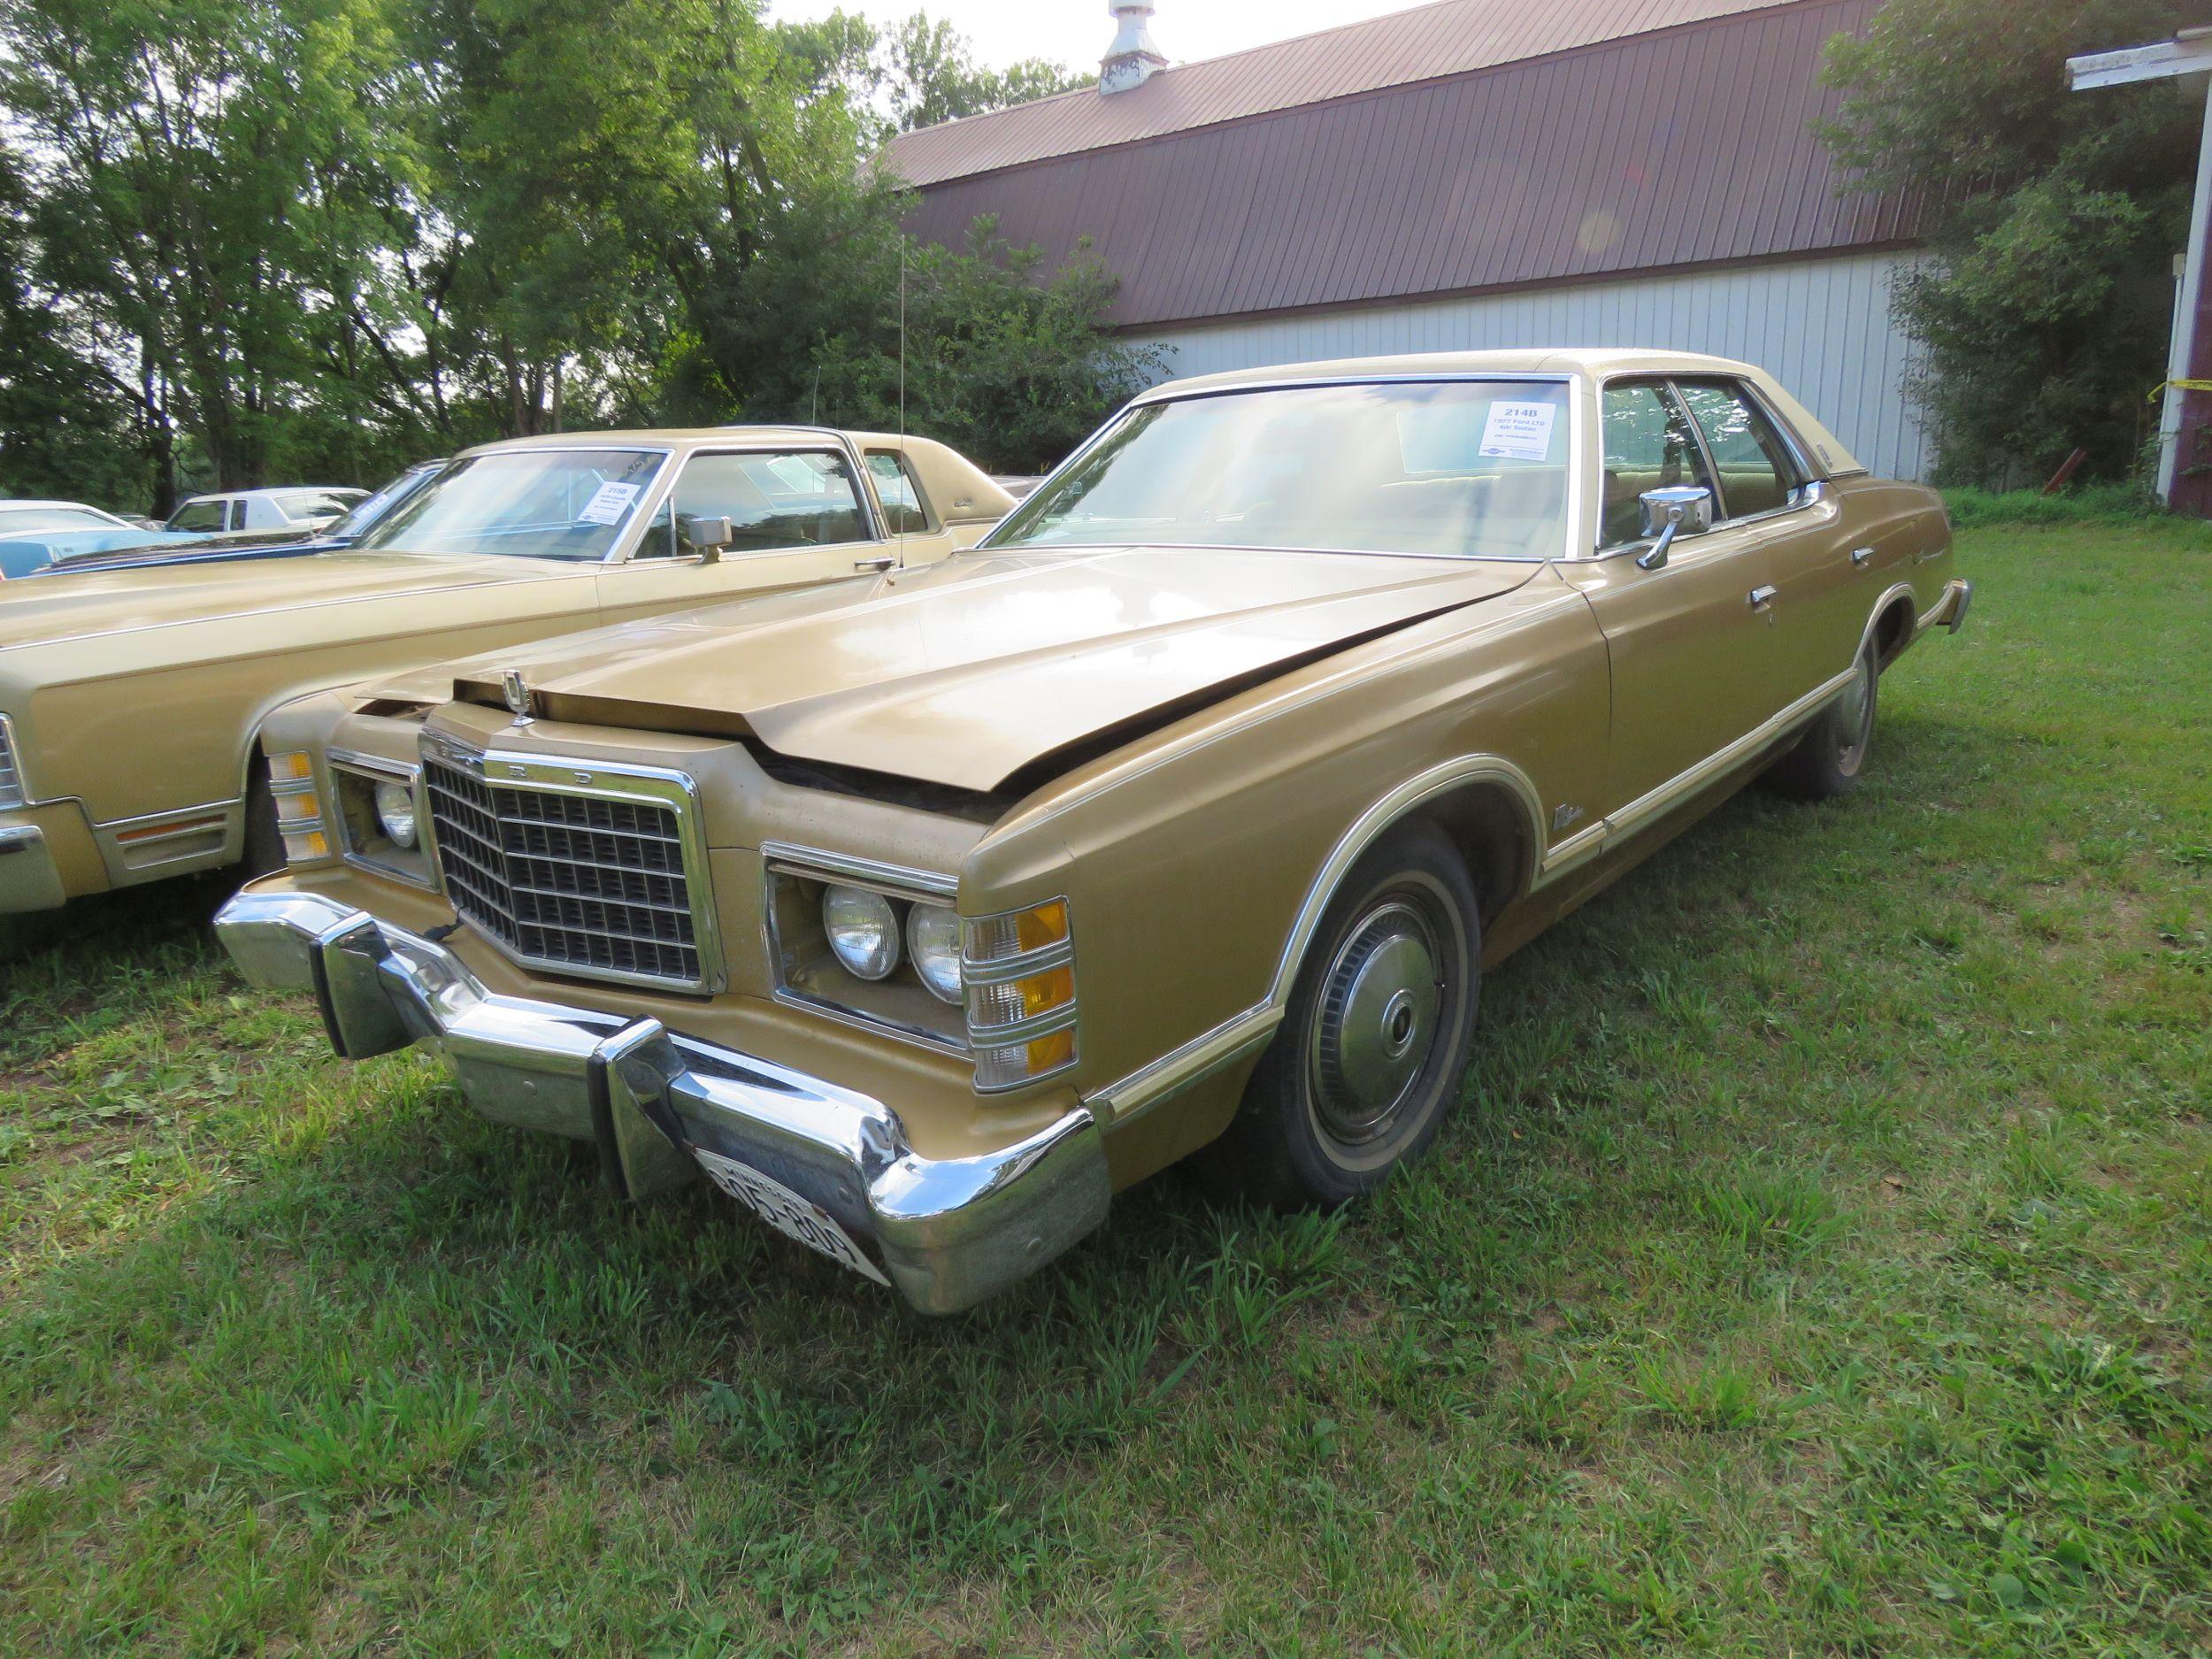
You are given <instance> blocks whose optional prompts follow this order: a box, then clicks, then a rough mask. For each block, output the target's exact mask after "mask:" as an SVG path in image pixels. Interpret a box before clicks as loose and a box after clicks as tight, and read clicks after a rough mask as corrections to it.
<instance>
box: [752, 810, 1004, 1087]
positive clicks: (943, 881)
mask: <svg viewBox="0 0 2212 1659" xmlns="http://www.w3.org/2000/svg"><path fill="white" fill-rule="evenodd" d="M760 865H761V868H760V898H761V903H760V933H761V944H762V947H763V949H765V950H766V952H767V956H768V975H769V984H770V987H771V994H772V999H773V1000H774V1001H775V1002H780V1003H781V1004H782V1005H783V1006H784V1007H786V1008H798V1009H804V1010H806V1011H807V1012H809V1013H810V1014H819V1015H822V1016H824V1017H826V1018H830V1019H833V1020H835V1021H836V1022H837V1023H838V1024H839V1025H849V1026H851V1027H852V1028H854V1029H855V1030H856V1031H869V1032H874V1033H877V1034H878V1035H880V1036H889V1037H895V1038H897V1039H899V1040H900V1041H903V1042H911V1043H917V1044H919V1045H920V1046H921V1047H923V1048H933V1049H935V1050H936V1051H937V1052H938V1053H940V1054H949V1055H957V1056H959V1057H960V1058H962V1059H964V1060H966V1059H972V1058H973V1057H974V1055H973V1050H972V1049H971V1048H969V1046H968V1045H967V1044H966V1043H965V1042H964V1041H956V1040H954V1039H952V1038H949V1037H948V1036H946V1035H945V1034H944V1033H942V1032H937V1031H932V1030H930V1029H929V1028H928V1027H927V1026H926V1025H909V1024H907V1023H906V1022H905V1021H904V1020H899V1019H892V1018H888V1017H887V1016H885V1015H881V1014H871V1013H867V1012H865V1011H864V1010H860V1009H856V1008H851V1007H848V1006H847V1005H846V1004H844V1003H842V1002H830V1001H828V1000H827V999H826V998H824V997H818V996H810V995H807V994H806V993H805V992H803V991H800V990H795V989H793V988H792V987H791V986H790V984H789V983H788V982H787V980H786V979H785V978H784V972H783V960H784V956H783V941H782V939H781V938H780V937H779V935H778V934H777V932H776V903H775V881H776V878H777V877H778V876H791V877H794V878H796V879H803V880H810V881H824V880H829V881H835V882H838V883H839V884H841V885H843V886H849V887H865V888H866V889H867V890H868V891H870V892H871V893H880V894H882V895H884V896H885V897H887V898H897V899H904V900H905V901H906V902H909V903H916V902H920V903H926V904H949V903H950V902H952V899H953V898H954V896H955V895H956V894H957V893H958V891H959V887H960V884H959V881H958V879H957V878H956V877H952V876H948V875H941V874H940V873H938V872H935V871H933V870H917V869H914V868H913V867H911V866H910V865H907V864H887V863H885V862H883V861H882V860H880V859H876V858H863V857H860V856H856V855H854V854H851V853H834V852H830V851H828V850H826V849H823V848H819V847H808V846H803V845H802V844H800V843H798V842H795V841H763V842H762V843H761V844H760ZM960 1011H961V1013H962V1015H963V1018H964V1017H965V1010H964V1009H963V1010H960Z"/></svg>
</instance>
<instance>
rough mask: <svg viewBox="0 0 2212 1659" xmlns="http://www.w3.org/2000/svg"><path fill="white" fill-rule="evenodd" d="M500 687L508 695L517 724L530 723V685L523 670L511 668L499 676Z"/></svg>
mask: <svg viewBox="0 0 2212 1659" xmlns="http://www.w3.org/2000/svg"><path fill="white" fill-rule="evenodd" d="M499 688H500V690H501V691H502V692H503V693H504V694H505V695H506V698H507V707H508V709H509V710H510V711H511V713H512V714H513V715H514V717H515V724H516V725H517V726H527V725H529V724H530V687H529V686H528V685H526V683H525V682H524V680H523V678H522V670H520V669H519V668H510V669H508V670H506V671H505V672H503V673H502V674H501V675H500V676H499Z"/></svg>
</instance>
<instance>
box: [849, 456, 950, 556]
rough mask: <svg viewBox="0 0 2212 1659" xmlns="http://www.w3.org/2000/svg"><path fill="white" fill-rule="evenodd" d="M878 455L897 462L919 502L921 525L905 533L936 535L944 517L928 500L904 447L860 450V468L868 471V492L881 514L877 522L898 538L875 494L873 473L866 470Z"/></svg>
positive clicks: (880, 500)
mask: <svg viewBox="0 0 2212 1659" xmlns="http://www.w3.org/2000/svg"><path fill="white" fill-rule="evenodd" d="M879 455H880V456H884V457H887V458H888V459H890V460H892V461H895V462H896V463H897V465H898V469H899V472H900V475H901V476H902V477H903V478H904V479H905V480H906V486H907V488H909V489H910V490H912V491H913V492H914V499H915V500H916V501H918V502H919V503H921V508H922V527H921V528H920V529H919V530H916V531H910V532H908V533H907V534H913V535H936V534H939V533H941V531H942V530H943V529H944V527H945V520H944V518H943V516H942V515H941V514H940V513H939V512H938V511H937V508H936V504H935V503H933V502H932V501H931V500H930V498H929V491H928V490H926V488H923V487H922V475H921V474H920V473H919V472H916V471H915V470H914V463H913V460H912V458H911V457H909V456H908V454H907V453H906V451H905V450H904V449H883V448H880V447H879V448H875V449H863V450H862V451H861V452H860V470H861V471H862V472H867V473H868V494H869V495H872V496H875V505H876V509H877V511H878V512H879V514H880V515H881V516H880V517H879V519H878V522H879V524H881V525H882V526H883V527H884V529H885V530H887V531H890V533H891V535H892V538H893V539H894V540H896V539H898V534H899V533H898V532H896V531H891V516H890V514H889V513H887V512H884V511H883V500H882V497H881V496H879V495H876V480H875V474H874V473H872V472H868V463H869V462H870V461H871V460H872V459H874V458H875V457H877V456H879Z"/></svg>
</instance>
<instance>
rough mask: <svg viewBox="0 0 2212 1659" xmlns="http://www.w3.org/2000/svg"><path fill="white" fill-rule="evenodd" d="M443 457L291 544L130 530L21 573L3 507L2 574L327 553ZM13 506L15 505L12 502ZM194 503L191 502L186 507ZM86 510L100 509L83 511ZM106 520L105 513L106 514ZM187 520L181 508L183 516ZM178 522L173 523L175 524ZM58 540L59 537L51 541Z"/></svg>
mask: <svg viewBox="0 0 2212 1659" xmlns="http://www.w3.org/2000/svg"><path fill="white" fill-rule="evenodd" d="M444 467H445V462H444V461H443V460H442V459H440V460H434V461H418V462H417V463H416V464H415V465H412V466H411V467H409V468H408V469H407V470H406V471H405V472H402V473H401V474H400V475H399V476H398V477H397V478H396V479H394V480H391V482H389V483H388V484H387V485H385V486H384V488H381V489H380V490H378V491H377V492H376V493H375V494H374V495H368V496H365V497H364V498H363V499H362V500H360V501H357V502H356V503H354V504H353V506H352V507H351V508H349V510H348V511H346V513H345V514H344V516H342V518H338V519H337V520H336V521H335V522H334V523H332V524H331V525H329V526H327V527H326V528H325V529H324V530H322V531H321V532H320V533H319V534H314V535H310V536H303V537H301V538H299V539H297V540H292V541H270V540H268V539H267V538H266V537H265V536H256V535H251V534H248V535H243V536H240V537H237V538H235V539H232V538H228V537H225V536H221V535H213V534H205V533H201V532H177V531H147V530H132V531H128V532H127V535H119V537H118V539H117V540H114V541H105V542H98V543H95V542H91V541H85V542H81V543H76V544H73V545H66V546H57V547H56V548H55V549H54V550H52V551H51V552H50V553H49V555H48V556H47V557H46V558H45V559H44V560H42V561H38V562H35V563H28V564H27V568H26V569H25V570H23V571H22V572H17V571H16V570H14V569H12V568H11V556H10V552H9V547H10V543H9V542H8V541H6V540H5V539H4V538H5V537H6V534H7V528H8V526H7V521H6V518H5V516H4V515H5V505H4V504H0V574H5V575H8V576H14V575H17V574H19V573H20V574H23V575H37V574H40V573H42V572H47V571H63V570H65V571H67V572H70V573H71V574H72V575H74V574H77V573H78V572H83V571H88V570H99V571H105V570H135V569H139V568H142V567H143V566H147V565H198V564H206V563H211V562H213V561H216V560H229V559H274V558H294V557H298V556H299V555H301V554H303V553H328V552H331V551H333V550H334V549H338V548H347V547H351V546H352V545H353V544H354V543H355V542H356V541H359V540H360V539H361V538H362V536H364V535H365V534H367V533H368V530H369V526H372V525H373V524H375V523H376V522H377V521H378V520H379V519H380V518H383V517H384V516H385V515H386V514H387V513H388V512H390V511H392V510H393V509H394V508H395V507H397V506H398V505H399V504H400V503H403V502H404V501H406V500H408V499H409V498H410V497H411V496H412V495H414V493H415V492H416V491H417V490H419V489H420V488H422V487H423V486H424V485H425V484H426V483H428V482H429V481H430V480H432V479H433V478H435V477H436V476H437V475H438V473H439V472H442V471H443V470H444ZM10 504H12V503H10ZM191 504H192V503H187V505H188V506H189V505H191ZM82 511H87V512H92V511H96V509H94V508H85V509H83V510H82ZM101 516H102V517H103V518H105V517H106V516H107V515H105V514H102V515H101ZM182 516H183V511H182V510H180V512H179V517H182ZM171 522H172V523H175V522H176V520H175V519H172V520H171ZM49 539H50V540H53V541H58V540H59V539H58V538H49Z"/></svg>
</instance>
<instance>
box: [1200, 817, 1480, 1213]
mask: <svg viewBox="0 0 2212 1659" xmlns="http://www.w3.org/2000/svg"><path fill="white" fill-rule="evenodd" d="M1481 964H1482V920H1481V911H1480V908H1479V904H1478V902H1477V901H1476V897H1475V890H1474V884H1473V883H1472V882H1471V880H1470V879H1468V875H1467V866H1466V864H1465V862H1464V860H1463V859H1462V858H1461V857H1460V856H1459V854H1458V852H1457V851H1456V850H1455V849H1454V848H1453V846H1452V845H1451V843H1450V842H1449V841H1448V840H1447V839H1446V838H1445V837H1444V836H1443V834H1442V833H1440V832H1439V831H1437V830H1436V829H1434V828H1432V827H1431V826H1426V825H1409V826H1405V827H1403V828H1402V829H1398V830H1394V831H1393V832H1392V833H1390V834H1388V835H1386V836H1385V837H1384V838H1383V840H1381V841H1379V842H1377V843H1376V845H1375V846H1374V847H1373V848H1372V849H1370V850H1369V851H1368V852H1367V853H1366V854H1365V855H1364V856H1362V858H1361V859H1360V861H1359V862H1358V863H1357V864H1355V865H1354V866H1353V868H1352V871H1351V872H1350V874H1348V876H1347V877H1346V878H1345V880H1344V883H1343V886H1342V887H1340V888H1339V890H1338V892H1337V895H1336V898H1335V899H1334V900H1333V902H1331V904H1330V905H1329V908H1328V910H1327V912H1326V913H1325V915H1324V916H1323V918H1322V920H1321V926H1320V927H1319V928H1318V929H1317V931H1316V933H1315V934H1314V938H1313V941H1312V943H1311V945H1310V948H1309V949H1308V950H1307V953H1306V959H1305V962H1304V964H1303V965H1302V967H1301V968H1300V970H1299V973H1298V979H1297V983H1296V986H1295V987H1294V990H1293V992H1292V995H1291V1000H1290V1006H1289V1009H1288V1010H1287V1011H1286V1015H1285V1017H1284V1020H1283V1023H1282V1025H1281V1026H1280V1027H1279V1028H1278V1029H1277V1031H1276V1033H1275V1038H1274V1041H1273V1042H1272V1043H1271V1045H1270V1046H1269V1048H1268V1050H1267V1052H1266V1054H1264V1055H1263V1056H1261V1059H1260V1063H1259V1064H1258V1066H1257V1067H1256V1068H1255V1069H1254V1071H1253V1073H1252V1079H1251V1081H1250V1082H1249V1083H1248V1085H1247V1086H1246V1087H1245V1092H1244V1100H1243V1102H1242V1104H1241V1105H1240V1106H1239V1108H1238V1110H1237V1115H1236V1118H1235V1119H1234V1121H1233V1122H1232V1123H1231V1125H1230V1126H1229V1129H1228V1131H1227V1133H1225V1134H1224V1135H1223V1136H1222V1137H1221V1139H1220V1140H1219V1141H1216V1142H1215V1143H1214V1144H1213V1146H1211V1147H1210V1148H1208V1149H1207V1153H1206V1156H1205V1157H1204V1160H1203V1168H1204V1169H1205V1170H1206V1171H1207V1172H1208V1173H1209V1175H1210V1177H1211V1178H1212V1179H1214V1181H1215V1182H1216V1184H1217V1185H1220V1186H1223V1187H1226V1188H1228V1189H1230V1190H1231V1191H1233V1192H1234V1193H1236V1194H1240V1195H1241V1196H1244V1197H1248V1198H1250V1199H1252V1200H1254V1201H1255V1202H1260V1203H1264V1204H1268V1205H1271V1206H1272V1207H1274V1208H1277V1209H1286V1210H1295V1209H1307V1208H1314V1207H1319V1208H1323V1209H1333V1208H1335V1207H1336V1206H1338V1205H1340V1204H1343V1203H1346V1202H1349V1201H1350V1200H1351V1199H1354V1198H1356V1197H1357V1196H1359V1195H1360V1194H1363V1193H1365V1192H1367V1191H1369V1190H1371V1189H1372V1188H1373V1187H1377V1186H1379V1184H1380V1183H1381V1182H1382V1180H1383V1179H1384V1178H1385V1177H1386V1176H1387V1175H1388V1174H1389V1172H1390V1171H1392V1170H1393V1169H1394V1168H1396V1167H1397V1166H1398V1165H1399V1164H1402V1163H1404V1162H1406V1161H1407V1160H1409V1159H1410V1158H1412V1157H1414V1156H1417V1155H1418V1154H1419V1153H1420V1152H1421V1151H1422V1150H1424V1149H1425V1148H1426V1147H1427V1146H1428V1144H1429V1142H1430V1141H1432V1140H1433V1139H1434V1138H1435V1135H1436V1132H1437V1128H1438V1126H1439V1125H1440V1123H1441V1122H1442V1119H1443V1114H1444V1109H1445V1107H1446V1106H1447V1105H1448V1104H1449V1103H1450V1102H1451V1099H1452V1096H1453V1094H1455V1091H1456V1089H1457V1087H1458V1084H1459V1077H1460V1072H1461V1071H1462V1069H1463V1067H1464V1066H1465V1064H1466V1059H1467V1050H1468V1048H1469V1045H1470V1044H1471V1041H1473V1037H1474V1029H1475V1011H1476V1005H1477V1002H1478V1000H1479V994H1480V990H1481V974H1482V965H1481Z"/></svg>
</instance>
